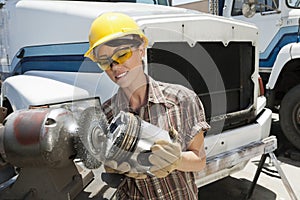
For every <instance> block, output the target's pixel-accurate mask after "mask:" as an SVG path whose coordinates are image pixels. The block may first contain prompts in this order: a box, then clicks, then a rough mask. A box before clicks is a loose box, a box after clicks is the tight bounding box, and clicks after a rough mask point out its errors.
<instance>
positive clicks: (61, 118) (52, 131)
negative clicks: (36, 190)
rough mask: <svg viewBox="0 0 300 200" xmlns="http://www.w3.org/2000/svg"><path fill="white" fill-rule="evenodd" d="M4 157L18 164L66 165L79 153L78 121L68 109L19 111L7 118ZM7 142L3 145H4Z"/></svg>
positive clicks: (2, 137) (37, 165)
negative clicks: (75, 142) (76, 146)
mask: <svg viewBox="0 0 300 200" xmlns="http://www.w3.org/2000/svg"><path fill="white" fill-rule="evenodd" d="M4 126H5V129H4V131H3V134H2V136H1V139H2V142H1V144H0V145H1V147H0V149H2V152H1V156H2V158H3V159H4V160H5V161H7V162H9V163H11V164H13V165H15V166H18V167H29V166H31V167H39V166H45V167H62V166H64V165H65V164H66V163H68V160H69V159H70V157H72V155H74V154H75V152H74V150H73V144H72V142H73V141H72V137H71V136H72V134H75V133H76V130H77V123H76V121H75V120H74V118H73V115H72V113H71V112H69V111H68V110H65V109H62V108H58V109H45V108H44V109H43V108H39V109H31V110H21V111H16V112H14V113H12V114H11V115H9V116H8V117H7V118H6V120H5V121H4ZM2 145H3V146H2Z"/></svg>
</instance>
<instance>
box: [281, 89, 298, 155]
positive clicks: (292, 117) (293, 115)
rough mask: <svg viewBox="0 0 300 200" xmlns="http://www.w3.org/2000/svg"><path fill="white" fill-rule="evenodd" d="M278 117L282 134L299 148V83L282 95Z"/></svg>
mask: <svg viewBox="0 0 300 200" xmlns="http://www.w3.org/2000/svg"><path fill="white" fill-rule="evenodd" d="M279 119H280V120H279V121H280V126H281V129H282V131H283V133H284V135H285V136H286V137H287V139H288V140H289V141H290V142H291V144H293V145H294V146H295V147H296V148H297V149H300V85H297V86H295V87H293V88H292V89H291V90H290V91H289V92H288V93H287V94H286V95H285V96H284V98H283V100H282V101H281V105H280V110H279Z"/></svg>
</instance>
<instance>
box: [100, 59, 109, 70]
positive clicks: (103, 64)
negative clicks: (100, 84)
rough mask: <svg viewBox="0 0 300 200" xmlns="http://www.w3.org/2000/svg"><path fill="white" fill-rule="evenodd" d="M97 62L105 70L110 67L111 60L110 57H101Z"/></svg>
mask: <svg viewBox="0 0 300 200" xmlns="http://www.w3.org/2000/svg"><path fill="white" fill-rule="evenodd" d="M97 64H98V66H99V67H100V68H101V69H102V70H104V71H105V70H108V69H109V68H110V62H109V60H108V59H100V60H98V61H97Z"/></svg>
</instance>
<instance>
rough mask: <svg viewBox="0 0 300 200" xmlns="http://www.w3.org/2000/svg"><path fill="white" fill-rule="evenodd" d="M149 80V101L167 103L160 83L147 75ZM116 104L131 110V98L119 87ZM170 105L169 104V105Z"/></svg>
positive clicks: (123, 108) (121, 108)
mask: <svg viewBox="0 0 300 200" xmlns="http://www.w3.org/2000/svg"><path fill="white" fill-rule="evenodd" d="M146 77H147V82H148V101H149V102H151V103H155V104H156V103H161V104H165V105H166V106H168V105H167V102H166V99H165V97H164V95H163V92H162V91H161V88H160V83H159V82H158V81H155V80H154V79H153V78H151V77H150V76H148V75H146ZM116 106H117V107H118V108H119V109H120V110H129V109H130V108H129V99H128V98H127V96H126V94H125V92H124V91H123V90H122V89H121V88H119V89H118V92H117V94H116ZM168 107H169V106H168Z"/></svg>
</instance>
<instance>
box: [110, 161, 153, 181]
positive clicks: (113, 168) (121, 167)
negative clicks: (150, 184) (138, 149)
mask: <svg viewBox="0 0 300 200" xmlns="http://www.w3.org/2000/svg"><path fill="white" fill-rule="evenodd" d="M104 168H105V171H106V172H107V173H116V174H124V175H125V176H128V177H131V178H135V179H145V178H147V175H146V174H145V173H141V172H137V170H136V169H135V168H132V167H131V165H130V163H129V162H122V163H120V164H118V162H117V161H115V160H109V161H106V162H105V163H104Z"/></svg>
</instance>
